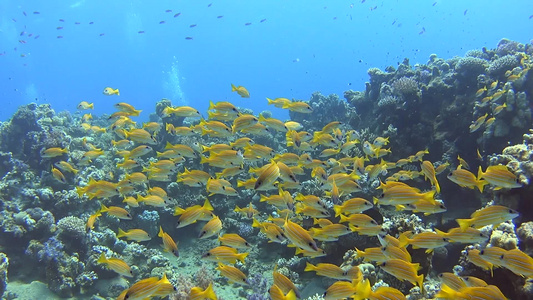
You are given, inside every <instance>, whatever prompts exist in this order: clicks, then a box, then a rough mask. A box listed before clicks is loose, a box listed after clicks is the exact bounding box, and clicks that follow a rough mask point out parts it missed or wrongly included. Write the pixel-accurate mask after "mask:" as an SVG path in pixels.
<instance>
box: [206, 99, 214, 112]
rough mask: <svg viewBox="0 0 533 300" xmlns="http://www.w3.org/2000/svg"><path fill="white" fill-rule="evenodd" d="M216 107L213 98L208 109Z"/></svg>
mask: <svg viewBox="0 0 533 300" xmlns="http://www.w3.org/2000/svg"><path fill="white" fill-rule="evenodd" d="M212 109H215V103H213V101H212V100H209V108H208V109H207V110H212Z"/></svg>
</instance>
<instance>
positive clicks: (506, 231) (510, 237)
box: [490, 222, 518, 250]
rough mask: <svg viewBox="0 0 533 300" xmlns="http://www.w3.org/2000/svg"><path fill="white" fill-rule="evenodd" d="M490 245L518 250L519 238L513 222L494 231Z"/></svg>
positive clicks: (503, 224)
mask: <svg viewBox="0 0 533 300" xmlns="http://www.w3.org/2000/svg"><path fill="white" fill-rule="evenodd" d="M490 245H491V246H492V247H500V248H504V249H506V250H511V249H515V248H517V245H518V237H517V236H516V233H515V226H514V224H513V223H512V222H507V223H502V224H500V226H498V227H496V228H494V229H493V230H492V234H491V236H490Z"/></svg>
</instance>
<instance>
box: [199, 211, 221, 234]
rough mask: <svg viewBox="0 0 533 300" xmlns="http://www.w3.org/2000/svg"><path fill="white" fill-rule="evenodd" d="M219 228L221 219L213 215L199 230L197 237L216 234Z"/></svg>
mask: <svg viewBox="0 0 533 300" xmlns="http://www.w3.org/2000/svg"><path fill="white" fill-rule="evenodd" d="M220 230H222V221H221V220H220V218H219V217H217V216H214V217H213V218H212V219H211V220H209V222H207V223H206V224H205V225H204V227H203V228H202V230H201V231H200V234H199V235H198V238H199V239H206V238H209V237H212V236H214V235H217V234H218V233H219V232H220Z"/></svg>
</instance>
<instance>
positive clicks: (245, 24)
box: [244, 23, 252, 26]
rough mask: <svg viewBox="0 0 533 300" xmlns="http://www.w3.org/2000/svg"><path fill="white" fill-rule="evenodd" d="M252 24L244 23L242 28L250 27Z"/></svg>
mask: <svg viewBox="0 0 533 300" xmlns="http://www.w3.org/2000/svg"><path fill="white" fill-rule="evenodd" d="M250 25H252V23H244V26H250Z"/></svg>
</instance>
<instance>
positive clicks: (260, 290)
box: [246, 273, 269, 300]
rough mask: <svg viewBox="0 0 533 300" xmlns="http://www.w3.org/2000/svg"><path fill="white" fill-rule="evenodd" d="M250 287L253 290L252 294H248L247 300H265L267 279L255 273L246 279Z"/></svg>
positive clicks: (266, 296) (266, 297)
mask: <svg viewBox="0 0 533 300" xmlns="http://www.w3.org/2000/svg"><path fill="white" fill-rule="evenodd" d="M248 282H249V283H250V287H251V288H252V289H253V293H252V294H249V295H248V296H247V297H246V299H248V300H263V299H264V300H266V299H269V297H268V279H267V278H266V277H265V276H263V274H261V273H255V274H253V275H252V276H250V277H248Z"/></svg>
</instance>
